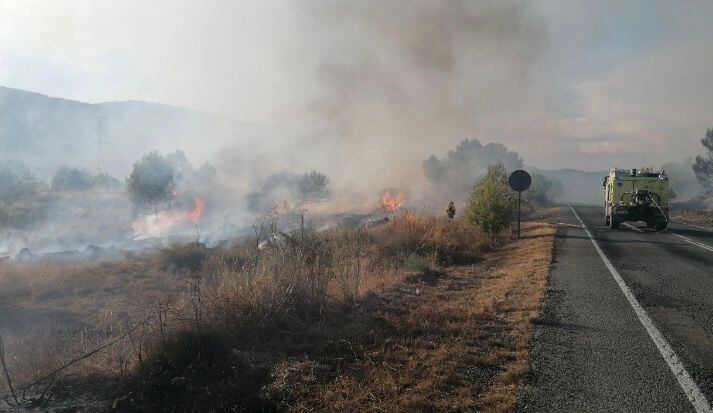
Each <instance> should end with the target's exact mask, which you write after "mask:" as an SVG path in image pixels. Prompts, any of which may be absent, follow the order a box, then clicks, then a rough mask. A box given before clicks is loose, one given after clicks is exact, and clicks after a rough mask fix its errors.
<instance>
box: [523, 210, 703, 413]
mask: <svg viewBox="0 0 713 413" xmlns="http://www.w3.org/2000/svg"><path fill="white" fill-rule="evenodd" d="M560 217H561V218H560V220H561V222H562V225H561V226H560V231H559V234H558V237H557V239H556V240H555V263H554V265H553V268H552V273H551V278H550V283H549V286H548V291H547V296H546V299H545V303H544V308H543V313H542V315H541V317H540V320H539V321H538V325H537V327H536V331H535V339H534V347H533V360H532V363H533V364H532V369H531V371H530V374H529V377H528V383H527V385H526V387H525V389H524V392H523V397H522V399H521V402H520V405H519V410H520V411H524V412H584V411H609V412H707V411H710V410H709V409H710V401H712V400H713V230H709V229H706V228H702V227H696V226H691V225H687V224H683V223H671V225H670V227H669V228H670V230H669V231H667V232H662V233H656V232H650V230H648V229H646V228H645V225H644V224H643V223H640V224H638V225H636V224H635V225H633V226H624V227H622V228H621V229H619V230H610V229H608V228H607V227H606V226H605V225H604V217H603V208H602V207H592V206H573V207H569V206H564V207H562V211H561V214H560ZM582 224H584V225H585V226H586V228H587V230H585V229H583V228H582ZM592 239H593V240H594V242H592ZM595 244H596V245H595ZM627 295H628V297H627Z"/></svg>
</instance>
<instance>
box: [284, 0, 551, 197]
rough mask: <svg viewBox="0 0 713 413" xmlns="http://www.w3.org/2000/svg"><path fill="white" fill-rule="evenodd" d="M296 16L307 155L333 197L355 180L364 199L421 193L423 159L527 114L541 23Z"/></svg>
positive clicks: (309, 11) (509, 4) (335, 5)
mask: <svg viewBox="0 0 713 413" xmlns="http://www.w3.org/2000/svg"><path fill="white" fill-rule="evenodd" d="M304 4H305V3H300V5H299V10H298V11H297V12H298V13H299V16H300V17H301V20H300V22H301V26H300V29H301V30H300V33H301V36H298V40H299V44H298V45H296V48H297V49H298V50H300V57H301V58H302V59H305V60H306V61H307V62H309V63H310V66H309V69H310V70H311V72H310V73H309V74H308V75H309V77H310V80H311V82H310V83H307V84H308V85H312V87H311V88H310V89H308V90H305V91H301V92H303V93H304V96H305V99H304V100H305V101H307V102H309V105H308V106H307V112H306V114H307V115H309V116H311V119H312V120H313V121H314V123H313V124H312V125H310V126H311V127H312V129H311V130H318V131H319V133H318V134H317V133H316V134H314V135H312V137H311V139H310V140H308V142H309V143H310V145H308V147H310V148H312V147H314V146H315V145H319V146H320V147H321V149H320V151H319V153H318V154H316V155H318V156H319V155H321V158H320V159H319V160H320V162H321V163H327V164H328V165H329V169H328V170H327V173H328V174H329V175H330V176H334V178H335V182H336V183H337V185H339V184H344V183H347V182H350V181H351V180H355V181H359V184H358V185H359V186H365V187H366V188H364V189H365V190H366V189H369V190H371V191H372V192H373V189H375V187H384V186H388V185H396V186H400V187H404V186H406V187H408V186H414V184H418V183H420V182H422V179H423V178H422V177H423V175H422V173H421V162H422V160H423V159H424V157H425V156H426V155H427V154H430V153H443V152H445V150H446V149H447V148H450V147H452V146H454V144H455V143H456V142H458V141H459V140H461V139H462V138H465V137H468V136H470V134H471V133H472V132H473V131H474V130H476V129H478V127H479V124H480V122H481V121H482V120H483V119H484V118H486V117H488V118H506V117H507V114H508V113H514V110H516V109H517V108H520V107H522V105H523V104H526V101H527V95H528V90H529V89H530V79H529V72H530V69H531V67H532V65H533V64H534V63H535V62H536V60H537V59H538V57H539V56H540V55H541V53H542V52H543V51H544V49H545V48H546V46H547V28H546V26H545V23H544V21H543V20H542V19H541V18H540V17H538V15H537V13H536V12H534V11H533V10H531V9H530V8H529V7H528V5H527V3H525V2H518V1H446V2H431V1H424V0H416V1H412V2H407V3H403V2H392V1H387V2H382V1H375V0H368V1H362V2H311V3H310V2H308V3H307V4H309V6H308V7H304ZM315 126H317V127H316V128H315ZM498 138H499V137H497V136H487V137H482V139H483V140H486V141H492V140H496V141H497V140H499V139H498ZM365 165H368V166H367V167H364V166H365ZM320 167H321V166H320Z"/></svg>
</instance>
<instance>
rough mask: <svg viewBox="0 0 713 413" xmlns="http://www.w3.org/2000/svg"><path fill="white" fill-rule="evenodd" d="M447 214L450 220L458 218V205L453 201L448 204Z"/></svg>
mask: <svg viewBox="0 0 713 413" xmlns="http://www.w3.org/2000/svg"><path fill="white" fill-rule="evenodd" d="M446 214H448V219H453V217H454V216H456V204H454V203H453V201H451V202H449V203H448V208H446Z"/></svg>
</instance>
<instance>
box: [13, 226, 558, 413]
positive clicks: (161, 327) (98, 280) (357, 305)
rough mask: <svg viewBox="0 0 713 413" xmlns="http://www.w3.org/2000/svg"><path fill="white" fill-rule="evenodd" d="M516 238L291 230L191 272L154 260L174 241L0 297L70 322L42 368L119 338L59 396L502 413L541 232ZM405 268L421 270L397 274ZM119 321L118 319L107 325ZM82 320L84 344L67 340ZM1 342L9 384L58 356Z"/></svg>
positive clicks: (55, 274)
mask: <svg viewBox="0 0 713 413" xmlns="http://www.w3.org/2000/svg"><path fill="white" fill-rule="evenodd" d="M524 231H525V234H526V236H527V237H526V239H524V240H523V241H521V242H519V243H506V242H504V241H505V240H504V239H503V240H500V241H499V242H496V243H493V240H491V239H488V238H487V237H484V236H482V234H479V233H478V232H477V231H475V230H473V229H472V228H471V227H469V226H468V225H467V224H466V223H465V222H464V221H458V220H457V221H454V222H451V221H447V220H445V219H443V220H440V219H435V218H423V217H418V216H416V215H415V214H411V213H404V214H401V215H398V216H396V217H395V218H394V219H392V220H391V221H390V222H389V223H387V224H384V225H380V226H376V227H372V228H369V229H363V230H355V229H345V228H335V229H333V230H330V231H326V232H322V233H315V232H313V231H296V232H294V233H292V234H288V235H287V236H286V237H285V240H284V242H281V243H279V245H278V244H276V245H274V246H272V247H269V248H265V249H262V250H259V249H257V248H256V246H257V245H258V241H259V240H257V239H248V240H245V241H244V242H242V243H240V244H238V245H235V246H233V247H230V248H224V249H221V250H217V251H212V252H211V253H209V254H207V255H205V256H203V257H201V259H200V262H201V266H200V268H191V270H192V271H193V273H192V274H189V273H188V272H182V271H178V270H177V267H179V266H177V265H170V263H175V262H176V260H175V259H174V258H175V257H176V256H178V260H179V261H180V260H182V259H183V258H182V257H184V256H189V258H194V255H195V254H193V251H187V252H186V254H183V252H185V251H183V249H180V248H178V249H173V250H170V251H162V252H160V253H159V254H158V255H156V256H149V257H137V258H132V259H127V260H123V261H117V262H113V263H99V264H91V265H89V264H85V265H76V266H71V265H66V266H64V267H61V268H60V267H56V266H47V267H43V266H42V265H38V264H34V265H28V267H27V268H24V267H17V266H14V265H8V267H7V268H5V269H2V268H0V286H2V285H5V286H7V287H8V288H9V290H8V292H7V293H6V294H7V295H6V297H11V300H13V301H12V302H13V303H14V304H12V305H19V306H24V307H26V308H40V307H41V308H45V309H55V310H56V309H66V310H67V311H68V312H69V313H71V314H73V316H74V317H76V320H79V323H78V325H81V326H83V327H80V328H79V329H78V330H72V331H69V332H67V331H65V333H67V335H66V336H65V337H64V339H62V340H56V342H55V341H53V340H55V338H56V337H55V338H53V339H51V340H45V341H46V343H54V344H51V347H52V350H53V354H55V355H56V356H55V357H56V358H58V359H59V358H61V359H62V360H64V361H66V360H67V359H70V358H71V356H73V355H76V354H81V352H82V351H86V350H88V349H90V348H93V347H96V346H97V345H98V344H99V343H101V342H106V341H107V340H110V339H112V338H114V337H117V336H120V335H126V338H125V339H122V340H121V341H120V342H118V343H117V344H116V345H114V346H112V347H111V348H109V349H107V350H106V351H103V352H101V353H99V354H98V355H97V356H94V357H92V358H91V359H90V360H87V361H83V362H82V363H79V364H78V365H77V366H76V367H74V368H72V369H70V370H68V371H67V372H63V375H64V374H65V373H71V374H70V375H69V376H64V377H63V378H62V379H61V380H60V381H59V384H58V386H57V387H58V388H66V387H65V386H67V385H73V386H74V387H75V388H77V387H79V388H84V389H85V390H86V391H85V393H86V392H87V391H88V392H90V393H92V394H94V396H95V397H100V398H103V399H105V400H109V401H110V402H111V401H112V400H115V403H114V404H115V405H116V406H117V407H118V408H119V410H121V409H122V408H125V409H126V408H128V409H132V410H135V409H139V410H147V411H152V410H164V411H165V410H175V409H180V410H183V411H225V410H231V411H241V410H242V411H254V410H258V409H259V410H262V411H282V410H289V411H308V410H310V411H313V410H322V411H357V410H358V411H361V410H370V411H371V410H373V411H376V410H382V411H403V410H417V411H433V410H455V411H464V410H466V411H467V410H475V409H478V410H489V411H506V410H507V409H509V408H510V407H511V406H512V405H513V404H514V402H515V400H516V390H517V387H518V385H519V384H520V383H521V381H522V377H523V372H524V370H525V369H526V366H527V362H528V360H527V357H528V352H527V349H528V347H529V343H530V340H531V335H532V321H533V320H534V319H535V318H536V316H537V311H538V309H539V303H540V301H541V298H542V294H543V293H544V286H545V280H546V274H547V269H548V268H549V262H550V259H551V246H552V234H553V233H554V230H553V229H552V227H550V226H547V225H544V224H532V225H529V226H526V227H525V230H524ZM203 252H205V251H203ZM409 261H415V262H426V263H428V266H427V267H418V266H417V267H418V268H416V269H417V270H418V269H420V270H421V271H416V272H409V271H405V270H404V264H405V263H408V262H409ZM190 262H191V263H194V262H195V261H194V260H192V259H191V260H190ZM166 263H169V265H166ZM454 263H456V264H458V263H460V264H463V263H469V264H470V265H468V266H455V267H453V266H450V265H452V264H454ZM407 266H408V265H407ZM439 268H440V269H439ZM174 270H175V271H178V272H179V273H180V275H179V274H176V273H174V272H175V271H174ZM181 277H183V278H181ZM3 283H4V284H3ZM166 292H168V293H170V294H166ZM0 294H3V293H0ZM73 296H74V297H76V298H75V299H74V301H73V300H72V298H71V297H73ZM159 300H161V302H162V303H163V304H162V307H161V308H157V304H158V302H159ZM167 303H168V304H167ZM3 304H4V303H3ZM10 307H11V306H6V307H3V305H0V312H1V311H8V309H9V308H10ZM100 309H101V311H99V310H100ZM130 309H131V310H130ZM134 309H139V310H134ZM127 313H128V314H129V317H124V318H122V320H123V321H122V322H120V323H118V322H117V321H116V318H115V317H111V316H107V314H109V315H116V314H127ZM99 314H104V315H99ZM159 314H160V316H159ZM146 315H148V316H149V317H148V318H147V320H148V321H147V323H145V324H143V325H142V326H141V327H140V328H138V329H135V330H130V329H129V327H130V326H131V325H134V324H135V323H136V322H137V321H139V320H141V319H142V316H146ZM76 320H75V321H76ZM82 328H83V329H84V331H87V332H88V333H87V334H86V336H87V337H91V339H88V340H85V344H82V345H78V344H77V343H79V342H82V340H81V339H80V336H81V334H79V335H78V334H77V331H81V330H82ZM127 331H131V334H128V335H127ZM15 344H16V345H14V346H10V347H11V348H9V351H8V354H15V355H16V356H17V361H16V362H13V363H11V364H12V366H11V367H12V370H13V374H15V375H16V377H18V379H16V381H17V383H18V385H19V386H22V383H23V382H24V383H27V382H28V381H29V380H31V379H32V378H33V377H34V378H36V377H37V376H38V375H40V374H41V373H43V372H45V373H46V371H47V369H48V366H52V367H54V366H57V365H59V364H61V363H60V360H58V359H55V360H40V361H38V362H37V363H36V364H35V367H33V368H27V366H28V365H30V364H31V362H30V360H31V359H32V357H33V355H34V356H36V355H37V354H39V353H38V352H37V351H38V349H33V348H29V349H28V347H26V346H25V344H23V342H21V341H20V342H17V340H16V343H15ZM48 346H49V344H48ZM46 347H47V346H46ZM68 349H71V350H68ZM23 354H24V356H23ZM23 371H24V372H25V373H22V372H23ZM88 381H90V382H91V383H93V385H91V386H90V385H88V384H87V383H88ZM60 385H61V386H60ZM4 391H5V389H3V388H2V387H1V386H0V392H4ZM55 395H56V397H55V396H53V397H55V400H62V398H65V399H66V398H67V397H69V395H66V394H64V395H63V394H60V393H59V392H55ZM110 404H111V403H110ZM105 407H107V405H105Z"/></svg>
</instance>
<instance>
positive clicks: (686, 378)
mask: <svg viewBox="0 0 713 413" xmlns="http://www.w3.org/2000/svg"><path fill="white" fill-rule="evenodd" d="M569 209H571V210H572V213H573V214H574V216H575V217H577V220H578V221H579V222H580V223H581V224H582V228H583V229H584V232H586V233H587V235H588V236H589V239H590V240H591V241H592V244H593V245H594V249H596V250H597V252H598V253H599V256H600V257H601V258H602V261H604V265H606V267H607V269H609V272H610V273H611V275H612V277H614V281H616V283H617V284H619V288H621V292H623V293H624V297H626V299H627V300H628V301H629V304H630V305H631V307H632V308H633V309H634V312H635V313H636V316H637V317H639V321H640V322H641V324H642V325H643V326H644V328H645V329H646V331H647V332H648V333H649V337H651V340H653V342H654V344H655V345H656V348H658V350H659V353H661V356H663V358H664V360H666V364H668V367H669V368H670V369H671V372H672V373H673V375H674V376H675V377H676V380H678V384H679V385H680V386H681V388H682V389H683V392H684V393H685V394H686V397H688V400H689V401H690V402H691V404H692V405H693V408H694V409H695V410H696V412H697V413H712V412H713V410H711V406H710V404H709V403H708V400H706V397H705V396H704V395H703V393H701V389H699V388H698V385H696V383H695V382H694V381H693V379H692V378H691V375H690V374H688V371H686V368H685V367H684V366H683V364H682V363H681V361H680V360H679V358H678V356H677V355H676V353H675V352H674V351H673V348H672V347H671V345H670V344H668V341H666V339H665V338H664V336H663V335H662V334H661V332H660V331H659V330H658V328H656V326H655V325H654V323H653V321H651V318H649V316H648V314H646V310H644V308H643V307H642V306H641V304H639V302H638V301H637V300H636V297H634V294H632V292H631V290H630V289H629V287H627V285H626V283H625V282H624V279H623V278H621V275H619V272H618V271H617V270H616V268H614V266H613V265H612V263H611V261H609V258H607V256H606V255H604V252H603V251H602V249H601V248H599V244H597V241H595V240H594V237H592V233H591V232H589V229H587V226H586V225H585V224H584V221H582V219H581V218H580V217H579V215H577V211H575V210H574V208H572V206H571V205H569ZM674 235H676V234H674Z"/></svg>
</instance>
